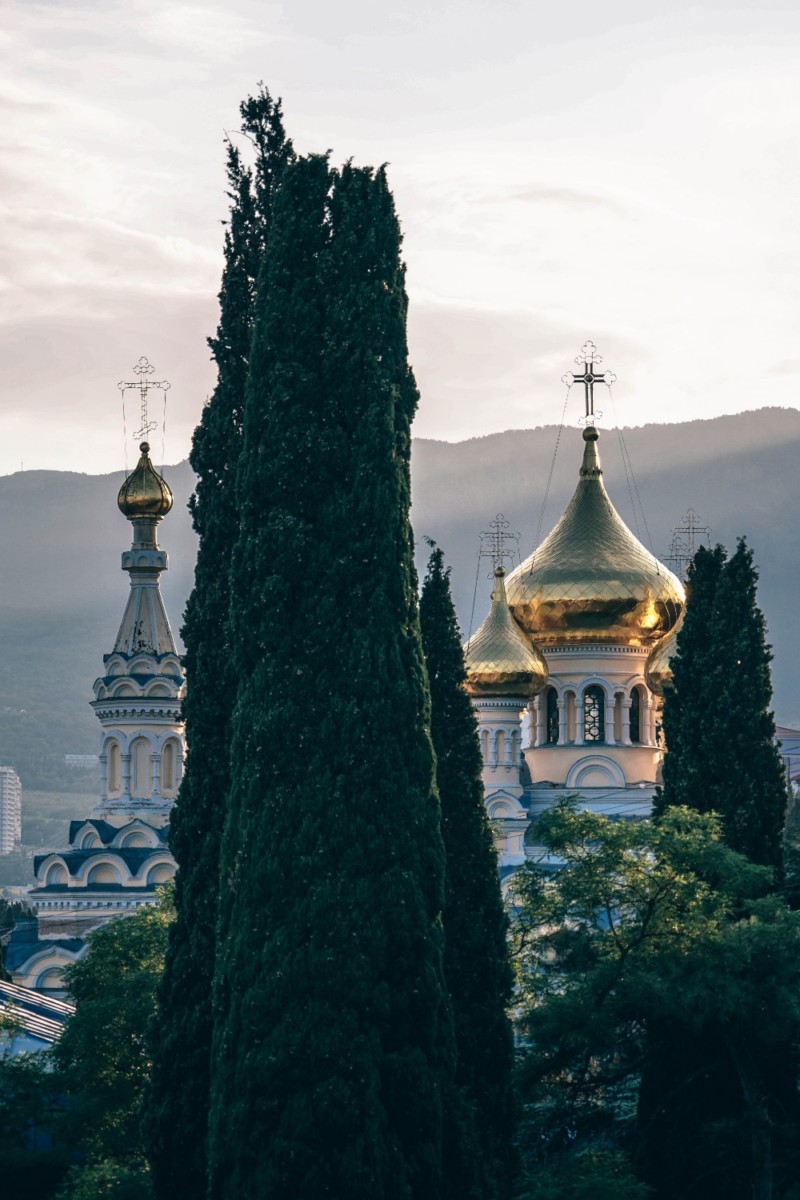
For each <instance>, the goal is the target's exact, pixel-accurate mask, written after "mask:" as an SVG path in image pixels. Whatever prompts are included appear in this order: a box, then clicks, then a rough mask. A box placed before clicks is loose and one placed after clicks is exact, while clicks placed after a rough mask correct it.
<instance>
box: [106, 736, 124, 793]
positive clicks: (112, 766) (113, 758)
mask: <svg viewBox="0 0 800 1200" xmlns="http://www.w3.org/2000/svg"><path fill="white" fill-rule="evenodd" d="M107 754H108V790H109V792H118V791H119V790H120V788H121V787H122V757H121V755H120V752H119V742H109V743H108V751H107Z"/></svg>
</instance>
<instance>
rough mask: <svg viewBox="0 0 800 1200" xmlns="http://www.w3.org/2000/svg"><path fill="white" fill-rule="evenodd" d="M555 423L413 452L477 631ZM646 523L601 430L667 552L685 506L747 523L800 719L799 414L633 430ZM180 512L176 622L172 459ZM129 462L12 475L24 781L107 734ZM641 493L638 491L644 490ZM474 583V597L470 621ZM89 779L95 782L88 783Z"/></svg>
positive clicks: (166, 538) (716, 529) (780, 694)
mask: <svg viewBox="0 0 800 1200" xmlns="http://www.w3.org/2000/svg"><path fill="white" fill-rule="evenodd" d="M557 432H558V431H557V429H556V427H555V426H547V427H544V428H541V429H534V430H521V431H509V432H507V433H502V434H494V435H491V436H489V437H484V438H476V439H472V440H470V441H466V442H459V443H447V442H434V441H425V440H417V441H416V442H415V443H414V451H413V456H412V472H413V496H414V505H413V509H412V519H413V523H414V529H415V533H416V538H417V552H418V568H419V569H420V571H421V570H422V568H423V566H424V562H425V560H426V559H427V557H428V555H429V548H428V546H427V545H426V544H425V542H424V536H425V535H427V536H430V537H432V538H434V539H435V540H436V541H437V542H438V543H439V545H441V546H442V548H443V549H444V552H445V558H446V560H447V562H448V563H450V564H451V565H452V568H453V571H452V585H453V595H454V599H455V602H456V607H457V610H458V613H459V618H460V621H461V626H462V630H463V632H464V635H465V636H466V634H467V632H468V630H469V627H470V623H472V625H473V627H475V626H477V624H478V623H479V622H480V621H481V620H482V619H483V616H484V615H485V612H486V610H487V609H488V594H489V587H490V584H489V579H488V574H489V564H488V562H484V563H483V564H481V568H480V574H479V577H478V578H477V593H476V566H477V557H476V556H477V549H478V545H479V541H478V533H479V531H480V530H482V529H486V528H487V526H488V524H489V522H490V521H491V520H492V518H493V517H494V515H495V514H496V513H498V512H503V513H505V515H506V517H508V519H509V520H510V522H511V526H512V529H516V530H519V531H520V533H521V535H522V537H521V541H520V549H521V552H522V555H523V557H524V556H525V555H526V554H527V553H529V552H530V550H531V549H532V547H533V543H534V540H535V537H536V532H537V528H538V526H539V521H540V515H541V510H542V502H543V499H544V494H545V489H546V484H547V478H548V474H549V471H550V466H551V462H552V458H553V451H554V448H555V445H556V438H557ZM624 437H625V443H626V445H627V449H628V452H629V455H630V460H631V462H632V465H633V470H634V473H635V483H636V486H637V487H638V494H639V496H640V498H641V504H642V507H643V510H644V516H645V519H646V523H647V527H648V528H649V536H648V531H647V530H646V529H645V527H644V524H643V520H642V517H641V515H639V514H637V515H638V529H637V520H636V518H635V517H634V514H633V509H632V505H631V493H632V491H633V489H629V487H628V484H627V482H626V475H625V470H624V467H623V462H622V456H621V451H620V445H619V438H618V434H617V433H616V432H615V431H612V430H608V431H605V432H602V431H601V440H600V453H601V457H602V461H603V467H604V472H605V482H606V486H607V488H608V490H609V493H610V495H611V498H612V500H613V501H614V503H615V505H616V507H617V508H618V510H619V512H620V514H621V515H622V517H623V518H624V519H625V521H627V522H628V524H629V525H630V527H631V528H632V529H633V530H634V532H638V533H639V536H640V537H641V540H642V541H644V542H645V544H646V545H649V546H650V547H651V548H652V549H653V551H654V552H655V553H656V554H658V555H659V556H660V557H663V555H664V554H665V553H666V551H667V547H668V545H669V541H670V530H671V527H672V526H673V525H674V524H676V523H677V522H679V520H680V519H681V517H682V516H683V514H684V512H685V511H686V509H687V508H688V507H689V506H692V507H694V508H695V509H696V510H697V511H698V513H699V514H700V515H701V516H702V517H703V518H704V520H705V522H706V523H707V524H708V525H710V526H711V527H712V531H713V532H712V540H714V541H722V542H724V543H725V544H726V545H728V546H729V547H731V548H733V546H734V543H735V539H736V538H737V537H738V536H739V535H742V534H743V535H745V536H746V537H747V539H748V541H749V543H750V545H751V546H752V547H753V550H754V553H755V561H756V564H757V566H758V569H759V571H760V575H761V582H760V588H759V599H760V603H761V605H762V607H763V609H764V612H765V614H766V618H767V623H768V632H769V638H770V641H771V642H772V645H773V647H774V652H775V662H774V664H773V672H774V680H775V691H776V695H775V710H776V715H777V717H778V722H779V724H783V725H790V726H791V725H797V724H800V690H799V689H798V688H797V684H796V680H797V679H798V677H800V646H798V642H797V638H796V635H795V630H794V612H793V609H794V602H793V591H794V586H795V585H794V575H795V573H796V566H795V562H794V546H795V543H796V532H795V524H796V520H797V506H798V483H797V468H796V464H797V461H798V453H799V452H800V412H797V411H796V410H794V409H774V408H773V409H762V410H760V411H758V412H751V413H742V414H739V415H737V416H731V417H719V418H716V419H715V420H708V421H693V422H689V423H685V424H679V425H646V426H643V427H640V428H635V429H627V430H625V431H624ZM581 451H582V442H581V439H580V432H579V430H578V429H577V428H576V427H574V426H567V427H565V428H564V430H563V432H562V434H561V439H560V445H559V452H558V456H557V459H556V463H555V470H554V473H553V480H552V486H551V491H550V496H549V499H548V503H547V507H546V511H545V513H544V518H543V520H542V525H541V533H542V536H544V535H545V534H546V533H547V532H548V531H549V529H550V528H551V527H552V525H553V524H554V523H555V521H556V520H557V518H558V517H559V516H560V514H561V512H562V511H563V508H564V506H565V505H566V503H567V501H568V499H569V497H570V495H571V493H572V491H573V489H574V486H575V481H576V479H577V473H578V467H579V465H580V458H581ZM165 475H166V477H167V479H168V480H169V483H170V485H171V487H172V488H173V490H174V492H175V499H176V503H175V507H174V509H173V511H172V513H171V514H170V516H169V517H168V518H167V519H166V521H165V522H164V524H163V525H162V527H161V538H160V540H161V543H162V545H163V547H164V548H165V549H166V550H167V551H168V552H169V557H170V569H169V571H168V572H167V573H166V574H165V575H164V576H163V577H162V586H163V591H164V597H165V601H166V604H167V608H168V611H169V613H170V616H171V619H172V623H173V627H174V628H175V631H176V633H177V632H178V629H179V627H180V624H181V619H182V613H183V607H184V604H185V600H186V597H187V595H188V592H189V588H190V586H191V579H192V570H193V565H194V556H195V548H196V543H195V537H194V534H193V532H192V529H191V523H190V519H189V515H188V511H187V507H186V505H187V502H188V498H189V495H190V493H191V490H192V485H193V477H192V473H191V470H190V468H189V466H188V464H187V463H185V462H184V463H180V464H178V465H177V466H172V467H167V468H166V469H165ZM121 480H122V474H121V473H120V472H117V473H115V474H112V475H102V476H90V475H80V474H77V473H72V472H68V471H64V472H57V471H26V472H20V473H17V474H15V475H9V476H5V477H3V478H0V561H2V564H3V582H4V587H3V593H2V598H1V599H0V762H2V763H8V764H11V765H13V766H16V767H17V769H18V770H19V771H20V774H21V776H22V779H23V783H24V784H25V785H27V786H28V787H35V786H39V787H67V788H69V787H70V776H69V774H66V773H65V771H64V767H63V761H64V755H65V754H68V753H92V752H94V751H96V748H97V736H96V734H97V729H96V724H97V723H96V721H95V718H94V715H93V713H92V711H91V709H90V708H89V703H88V702H89V700H90V699H91V696H92V693H91V687H92V682H93V680H94V678H95V677H96V676H97V675H98V674H99V673H100V669H101V666H102V656H103V654H104V653H107V652H108V651H109V650H110V648H111V645H112V643H113V639H114V636H115V634H116V631H117V626H118V624H119V621H120V619H121V617H122V611H123V608H124V605H125V600H126V595H127V584H128V581H127V577H126V576H125V575H124V574H123V573H122V572H121V571H120V568H119V556H120V553H121V552H122V550H124V549H126V548H127V547H128V545H129V544H130V526H129V525H128V523H127V522H126V521H125V520H124V519H123V518H122V517H121V516H120V514H119V513H118V512H117V508H116V494H117V490H118V488H119V485H120V482H121ZM633 494H634V495H635V491H633ZM473 595H475V596H476V599H475V610H474V615H473V612H472V609H473ZM74 784H75V787H76V788H79V789H80V790H81V791H85V790H87V789H86V780H85V778H84V777H83V776H81V777H80V779H78V778H76V779H75V781H74Z"/></svg>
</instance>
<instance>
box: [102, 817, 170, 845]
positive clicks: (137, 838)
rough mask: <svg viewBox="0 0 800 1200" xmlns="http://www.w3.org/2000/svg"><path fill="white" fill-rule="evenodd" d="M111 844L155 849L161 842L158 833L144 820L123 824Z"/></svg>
mask: <svg viewBox="0 0 800 1200" xmlns="http://www.w3.org/2000/svg"><path fill="white" fill-rule="evenodd" d="M111 844H112V846H120V847H121V846H127V847H128V848H129V849H135V848H139V849H141V848H144V847H151V848H153V849H155V848H156V847H157V846H159V845H160V844H161V843H160V842H159V839H158V834H157V833H156V831H155V830H154V829H153V827H152V826H151V825H148V824H147V823H146V822H145V821H139V820H136V821H131V823H130V824H129V825H124V826H123V827H122V829H120V830H119V832H118V833H117V834H116V836H115V838H114V841H113V842H112V843H111Z"/></svg>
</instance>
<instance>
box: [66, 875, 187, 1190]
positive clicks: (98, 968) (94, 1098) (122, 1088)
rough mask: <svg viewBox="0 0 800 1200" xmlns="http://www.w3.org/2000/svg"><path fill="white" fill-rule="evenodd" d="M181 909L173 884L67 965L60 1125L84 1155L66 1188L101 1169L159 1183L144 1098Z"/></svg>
mask: <svg viewBox="0 0 800 1200" xmlns="http://www.w3.org/2000/svg"><path fill="white" fill-rule="evenodd" d="M173 916H174V910H173V904H172V894H171V890H165V892H164V894H163V895H162V897H161V901H160V903H159V904H157V905H147V906H145V907H142V908H140V909H138V910H137V911H136V912H134V913H132V914H131V915H130V916H126V917H119V918H117V919H115V920H113V921H109V922H108V924H106V925H103V926H101V927H100V928H99V929H96V930H95V931H94V932H93V933H90V934H89V936H88V939H87V942H88V952H87V953H86V954H85V955H84V956H83V957H82V958H80V959H78V960H77V962H75V963H73V964H72V965H70V966H69V967H68V968H67V971H66V973H65V974H66V984H67V988H68V990H69V993H70V997H71V999H72V1000H73V1002H74V1004H75V1013H74V1015H73V1016H72V1017H71V1018H70V1020H69V1021H68V1022H67V1024H66V1027H65V1029H64V1032H63V1034H62V1035H61V1038H60V1039H59V1041H58V1042H56V1043H55V1046H54V1048H53V1060H54V1063H55V1067H56V1072H57V1080H58V1086H59V1088H60V1090H61V1091H62V1093H63V1094H64V1095H65V1096H66V1098H67V1104H66V1107H65V1110H64V1114H63V1117H62V1118H61V1120H60V1122H59V1125H60V1129H61V1136H62V1137H63V1138H64V1139H65V1140H66V1143H67V1144H68V1145H69V1147H70V1149H71V1151H72V1152H73V1153H76V1152H78V1153H80V1155H81V1157H82V1159H83V1160H84V1161H83V1163H82V1165H81V1167H79V1168H76V1169H75V1170H74V1171H73V1172H72V1173H71V1175H70V1177H69V1180H68V1183H67V1185H66V1190H65V1191H64V1193H63V1195H64V1196H65V1197H67V1196H69V1197H72V1196H75V1197H76V1198H77V1197H78V1196H82V1195H85V1194H87V1192H86V1187H87V1186H88V1185H87V1184H86V1179H87V1178H93V1177H94V1175H97V1176H98V1178H101V1177H102V1178H105V1177H108V1178H109V1179H114V1178H117V1177H119V1179H120V1180H121V1181H125V1180H126V1179H129V1178H130V1177H131V1176H133V1177H136V1178H138V1179H139V1187H140V1193H139V1194H140V1195H142V1196H145V1195H146V1194H147V1193H148V1191H149V1170H148V1168H147V1165H146V1161H145V1155H144V1144H143V1136H142V1104H143V1099H144V1096H145V1094H146V1090H147V1087H148V1084H149V1080H150V1073H151V1068H152V1057H151V1048H150V1033H151V1027H152V1024H153V1021H154V1018H155V1014H156V990H157V987H158V983H159V980H160V978H161V974H162V972H163V969H164V958H165V954H166V949H167V939H168V934H169V927H170V924H171V922H172V920H173ZM104 1164H105V1165H104ZM84 1166H85V1167H86V1170H87V1171H88V1175H87V1176H86V1177H84V1175H83V1167H84ZM93 1173H94V1174H93ZM97 1194H98V1195H103V1194H104V1192H103V1191H102V1190H100V1191H98V1193H97ZM109 1194H114V1195H116V1194H117V1193H116V1192H113V1193H109ZM119 1194H120V1195H124V1194H125V1192H124V1191H122V1192H120V1193H119Z"/></svg>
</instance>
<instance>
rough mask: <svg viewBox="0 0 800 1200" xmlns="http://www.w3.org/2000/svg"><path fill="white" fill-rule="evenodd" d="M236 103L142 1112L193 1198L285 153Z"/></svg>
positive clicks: (163, 1183) (162, 1163) (168, 1177)
mask: <svg viewBox="0 0 800 1200" xmlns="http://www.w3.org/2000/svg"><path fill="white" fill-rule="evenodd" d="M241 115H242V129H243V132H244V133H245V134H246V135H247V136H248V137H250V138H251V139H252V140H253V142H254V144H255V147H256V165H255V180H254V177H253V172H251V171H250V170H248V169H247V168H246V167H245V166H244V165H243V163H242V159H241V156H240V154H239V152H238V150H237V149H236V148H235V147H234V146H233V145H231V144H230V143H229V144H228V162H227V170H228V184H229V196H230V200H231V213H230V221H229V224H228V227H227V229H226V232H225V245H224V250H225V266H224V271H223V276H222V287H221V290H220V294H219V301H220V319H219V325H218V328H217V334H216V337H214V338H210V339H209V346H210V348H211V352H212V355H213V358H214V361H215V362H216V364H217V370H218V382H217V386H216V388H215V390H214V394H213V396H212V397H211V400H210V402H209V403H208V405H207V406H206V408H205V409H204V411H203V416H202V419H201V422H200V425H199V426H198V428H197V429H196V431H195V435H194V440H193V445H192V452H191V456H190V461H191V464H192V466H193V468H194V470H195V472H196V474H197V489H196V492H195V494H194V496H193V497H192V501H191V511H192V518H193V522H194V527H195V529H196V531H197V533H198V534H199V536H200V542H199V547H198V556H197V565H196V569H195V585H194V590H193V591H192V594H191V596H190V597H189V601H188V604H187V608H186V614H185V619H184V626H183V629H182V635H183V639H184V644H185V646H186V655H185V658H184V665H185V669H186V678H187V695H186V700H185V702H184V715H185V718H186V733H187V741H188V745H189V754H188V759H187V763H186V774H185V776H184V779H183V782H182V785H181V790H180V795H179V798H178V801H177V803H176V805H175V809H174V812H173V816H172V822H171V829H170V844H171V847H172V850H173V853H174V854H175V857H176V859H177V862H178V865H179V867H180V870H179V872H178V876H177V881H176V907H177V920H176V922H175V925H174V926H173V929H172V931H171V937H170V947H169V953H168V957H167V965H166V971H165V974H164V977H163V981H162V984H161V988H160V994H159V1002H160V1011H159V1019H158V1022H157V1023H156V1026H155V1028H154V1031H153V1037H154V1047H153V1049H154V1070H153V1083H152V1087H151V1090H150V1096H149V1102H148V1105H147V1121H146V1127H147V1135H148V1142H149V1155H150V1159H151V1165H152V1169H153V1178H154V1184H155V1189H156V1194H157V1196H159V1197H161V1198H162V1200H197V1198H198V1197H202V1196H203V1195H204V1194H205V1188H206V1155H205V1140H206V1133H207V1123H208V1093H209V1070H210V1063H209V1058H210V1053H211V1031H212V1014H211V1003H210V995H211V985H212V979H213V972H214V958H215V927H216V920H217V901H218V876H219V845H220V839H221V834H222V824H223V814H224V799H225V795H226V790H227V786H228V782H229V770H230V768H229V736H230V714H231V711H232V708H233V704H234V699H235V687H236V676H235V673H234V671H233V668H232V663H231V642H230V637H229V634H228V612H229V605H230V578H229V570H228V562H229V557H230V547H231V545H232V544H233V543H234V542H235V539H236V535H237V529H238V512H237V507H236V497H235V474H236V464H237V462H238V458H239V452H240V447H241V427H242V416H243V409H244V398H245V389H246V383H247V371H248V362H249V356H250V342H251V338H252V329H253V309H254V300H255V290H256V277H257V274H258V269H259V265H260V262H261V259H262V257H263V251H264V244H265V239H266V233H267V229H268V226H269V216H270V210H271V203H272V195H273V193H274V190H275V187H276V186H277V183H278V180H279V177H280V174H281V172H282V171H283V168H284V166H285V164H286V162H287V161H288V160H289V159H290V158H291V155H292V147H291V143H290V142H289V141H287V139H286V136H285V133H284V130H283V123H282V117H281V106H280V102H273V100H272V98H271V96H270V95H269V92H268V91H267V90H266V89H265V88H263V87H262V89H261V91H260V92H259V94H258V95H257V96H255V97H251V98H249V99H248V100H246V101H245V102H244V103H243V104H242V106H241Z"/></svg>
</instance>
